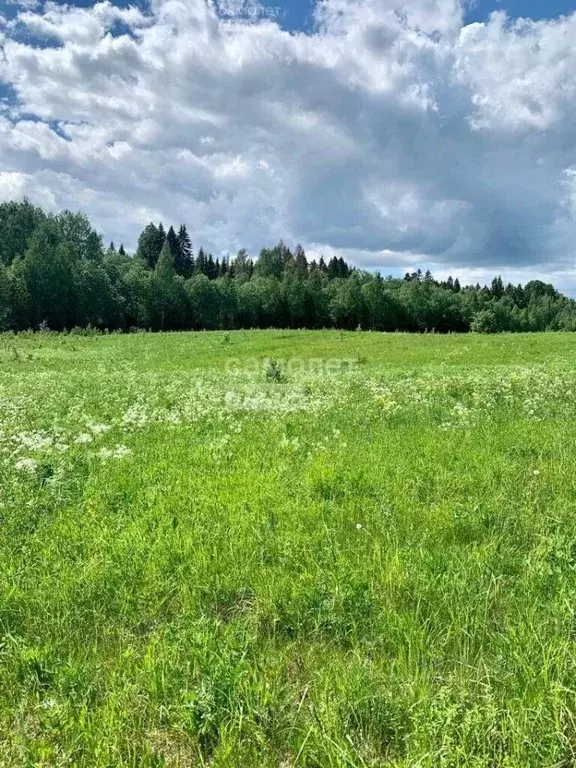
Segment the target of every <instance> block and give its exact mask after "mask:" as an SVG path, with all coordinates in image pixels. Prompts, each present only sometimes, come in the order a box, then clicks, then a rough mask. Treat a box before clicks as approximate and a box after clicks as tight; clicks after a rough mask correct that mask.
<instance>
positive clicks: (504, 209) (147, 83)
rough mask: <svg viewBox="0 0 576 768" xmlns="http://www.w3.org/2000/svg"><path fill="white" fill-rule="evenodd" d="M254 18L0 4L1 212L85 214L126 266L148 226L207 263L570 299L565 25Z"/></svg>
mask: <svg viewBox="0 0 576 768" xmlns="http://www.w3.org/2000/svg"><path fill="white" fill-rule="evenodd" d="M249 1H250V0H219V2H227V3H234V2H235V3H239V4H240V6H242V4H245V3H248V2H249ZM24 2H25V3H26V4H27V5H28V6H29V7H34V13H24V12H23V4H24ZM260 3H261V5H263V6H267V5H269V7H275V6H279V7H280V8H281V11H282V15H281V17H280V19H279V20H278V21H279V24H278V25H276V24H251V23H248V22H247V19H246V18H245V16H242V14H236V15H234V14H229V15H228V18H223V17H222V15H220V16H218V15H217V14H215V12H214V10H213V9H211V8H209V7H207V6H206V4H205V2H204V0H149V4H148V3H146V4H145V5H144V4H143V3H141V4H140V5H139V7H138V4H137V3H133V4H132V7H131V6H130V4H129V3H127V2H123V3H116V4H113V5H106V4H99V5H94V4H93V3H92V2H90V0H76V2H75V3H69V4H68V5H64V4H54V3H52V4H50V5H45V4H36V5H35V6H34V0H22V3H21V4H20V6H18V5H17V4H16V3H14V2H10V3H7V2H5V0H0V200H3V199H14V198H18V197H21V196H23V195H27V196H28V197H30V198H31V199H32V200H33V201H34V202H36V203H37V204H39V205H42V206H44V207H45V208H48V209H52V210H58V209H61V208H73V209H80V210H83V211H85V212H86V213H87V214H88V215H89V216H90V218H91V219H92V220H93V222H94V223H95V225H96V226H97V227H98V229H99V230H100V231H101V232H102V233H103V234H104V236H105V238H106V239H107V240H114V241H115V242H117V243H119V242H123V243H124V244H125V245H126V246H127V247H128V248H129V249H130V248H132V247H134V245H135V243H136V240H137V237H138V233H139V231H140V230H141V228H142V227H143V226H144V225H145V224H146V223H148V222H149V221H151V220H153V221H159V220H163V221H164V223H165V224H166V225H170V224H174V225H176V226H178V225H179V224H180V223H182V222H184V223H186V224H187V226H188V228H189V231H190V232H192V233H193V241H194V244H195V245H196V246H197V247H198V246H199V245H203V246H204V247H205V248H207V249H209V250H210V251H212V252H213V253H221V252H224V251H228V252H232V253H235V252H236V251H237V250H238V249H239V248H241V247H246V248H247V249H248V250H249V251H250V252H251V253H252V254H255V253H257V252H258V251H259V249H260V248H262V247H263V246H268V245H271V244H273V243H274V242H277V241H278V240H279V239H280V238H283V239H284V240H285V241H286V242H288V243H289V244H295V243H298V242H300V243H302V244H303V245H304V247H305V249H306V251H307V252H308V253H309V254H311V255H313V256H318V255H320V254H322V255H325V256H327V257H330V256H331V255H333V254H338V255H342V256H343V257H345V258H346V259H348V260H349V261H351V262H353V263H355V264H357V265H359V266H362V267H366V268H368V269H374V268H379V269H381V270H382V271H383V272H385V273H401V272H403V271H406V270H412V269H413V268H417V267H421V268H423V269H426V268H429V269H431V270H432V272H433V273H434V274H436V275H437V276H439V277H443V276H447V275H448V274H453V275H458V276H459V277H460V278H461V280H462V281H464V282H484V281H487V280H488V281H489V280H490V279H491V278H492V276H493V275H494V274H497V273H501V274H502V276H503V278H504V279H505V280H511V281H513V282H515V283H516V282H525V281H527V280H529V279H533V278H539V279H545V280H546V281H552V282H554V283H555V284H556V285H558V287H560V288H561V289H563V290H565V291H568V292H574V291H575V290H576V132H575V130H574V126H575V125H576V14H574V15H569V16H567V17H566V18H564V19H560V17H561V16H562V15H563V14H571V12H573V11H574V6H573V4H572V3H570V2H567V1H566V0H547V2H543V0H503V2H497V1H496V0H477V2H476V3H475V4H474V5H473V7H469V9H468V12H467V16H466V18H465V20H464V25H463V24H462V20H461V15H460V6H459V4H458V0H325V2H324V4H323V6H322V22H323V24H322V33H319V32H318V30H316V29H315V28H314V27H313V25H312V10H313V7H312V3H311V2H310V0H260ZM134 6H136V7H134ZM397 9H400V10H401V11H402V13H401V14H397V13H394V12H393V11H395V10H397ZM495 10H500V11H507V12H508V14H509V15H510V16H511V17H512V18H515V17H519V16H522V17H529V18H531V19H533V20H534V21H535V22H537V23H534V24H528V25H521V26H518V25H513V24H511V25H510V24H505V23H503V20H502V17H501V16H493V17H491V18H490V15H491V14H492V12H493V11H495ZM18 14H20V16H19V23H18V24H15V23H14V20H15V18H16V16H17V15H18ZM475 21H483V22H486V23H485V24H484V25H477V24H476V25H475V24H472V23H471V22H475ZM293 30H303V31H306V32H307V33H308V34H307V35H291V34H288V33H289V32H290V31H293ZM127 32H128V33H130V34H126V33H127ZM40 41H43V44H39V43H40ZM2 99H3V101H2Z"/></svg>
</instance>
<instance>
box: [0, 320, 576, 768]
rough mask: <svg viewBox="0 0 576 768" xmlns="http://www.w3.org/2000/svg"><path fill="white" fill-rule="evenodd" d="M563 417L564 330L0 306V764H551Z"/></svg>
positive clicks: (561, 598) (559, 646)
mask: <svg viewBox="0 0 576 768" xmlns="http://www.w3.org/2000/svg"><path fill="white" fill-rule="evenodd" d="M270 360H274V361H276V362H275V363H271V362H270ZM575 417H576V335H575V334H563V333H557V334H552V333H551V334H532V335H498V336H481V335H451V336H439V335H433V334H429V335H419V336H413V335H405V334H378V333H362V332H347V333H344V332H339V331H318V332H313V331H290V332H282V331H250V332H248V331H246V332H244V331H238V332H230V333H222V332H210V333H208V332H203V333H173V334H172V333H171V334H157V335H156V334H144V333H142V334H134V335H117V334H111V335H94V336H81V335H72V334H71V335H57V334H51V333H37V334H31V333H30V334H21V335H18V336H15V335H10V334H3V335H0V766H2V768H8V767H10V768H12V767H13V766H17V767H18V768H21V767H22V766H42V768H45V767H47V766H57V767H58V768H60V767H61V766H78V767H82V768H84V767H88V766H90V767H93V766H98V767H99V768H100V767H102V768H104V766H106V767H108V766H110V768H119V767H122V768H124V767H127V766H133V767H134V768H141V767H143V768H152V767H154V768H159V767H161V766H167V767H170V768H176V767H178V768H184V766H186V767H188V766H206V767H208V766H210V768H221V767H225V768H235V767H236V766H238V767H240V766H244V767H246V768H248V767H252V766H253V767H254V768H256V767H258V768H268V767H269V768H293V767H294V768H296V766H301V767H308V768H312V767H314V768H316V767H318V768H320V767H322V768H324V767H325V766H326V767H328V766H330V767H331V768H332V767H333V768H337V767H338V768H340V767H342V768H344V766H348V767H352V766H354V767H355V766H359V767H362V768H364V767H368V766H394V767H395V768H408V766H410V767H412V766H414V767H416V766H418V767H419V768H420V767H428V766H430V768H432V767H433V768H455V767H456V766H470V768H496V767H500V766H502V767H503V768H528V767H529V766H538V768H542V767H543V766H545V767H547V768H553V767H554V766H555V767H557V768H560V767H561V766H566V767H568V766H572V765H575V764H576V421H575Z"/></svg>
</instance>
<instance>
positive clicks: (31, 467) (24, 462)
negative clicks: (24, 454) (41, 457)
mask: <svg viewBox="0 0 576 768" xmlns="http://www.w3.org/2000/svg"><path fill="white" fill-rule="evenodd" d="M14 466H15V467H16V469H18V470H20V471H22V472H36V470H37V469H38V462H37V461H36V460H35V459H19V460H18V461H17V462H16V464H15V465H14Z"/></svg>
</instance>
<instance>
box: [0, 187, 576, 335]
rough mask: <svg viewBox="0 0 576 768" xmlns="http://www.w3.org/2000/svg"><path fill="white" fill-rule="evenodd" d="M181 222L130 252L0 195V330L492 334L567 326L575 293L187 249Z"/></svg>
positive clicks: (70, 218)
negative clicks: (1, 200) (326, 330)
mask: <svg viewBox="0 0 576 768" xmlns="http://www.w3.org/2000/svg"><path fill="white" fill-rule="evenodd" d="M195 245H196V244H194V246H193V243H192V239H191V237H190V235H189V233H188V230H187V228H186V226H185V225H181V226H180V227H179V228H178V230H177V231H176V229H174V227H172V226H170V227H169V228H168V229H166V228H165V226H164V225H163V224H162V223H159V224H158V225H156V224H154V223H150V224H148V225H147V226H146V227H145V228H144V229H143V231H142V232H141V234H140V237H139V239H138V246H137V250H136V252H135V253H127V252H126V250H125V248H124V246H123V245H119V247H118V248H117V247H116V246H115V245H114V243H110V244H109V245H108V246H107V247H106V246H105V245H104V242H103V238H102V236H101V235H100V234H99V233H98V232H96V230H95V229H94V228H93V227H92V225H91V223H90V221H89V219H88V218H87V216H86V215H85V214H83V213H77V212H71V211H63V212H61V213H58V214H52V213H47V212H45V211H43V210H42V209H41V208H39V207H37V206H35V205H33V204H32V203H31V202H30V201H29V200H26V199H25V200H23V201H13V202H4V203H2V204H0V330H2V331H10V330H12V331H22V330H28V329H33V330H37V329H50V330H55V331H65V330H72V329H75V328H76V329H78V328H88V327H91V328H94V329H100V330H105V329H108V330H110V331H112V330H120V331H130V330H135V329H149V330H153V331H168V330H216V329H219V330H228V329H241V328H310V329H318V328H340V329H347V330H353V329H357V328H361V329H364V330H374V331H389V332H390V331H404V332H415V333H424V332H436V333H451V332H452V333H466V332H470V331H472V332H477V333H499V332H527V331H560V330H564V331H573V330H576V302H575V301H574V300H572V299H570V298H567V297H566V296H563V295H562V294H561V293H559V292H558V291H557V290H556V289H555V288H554V286H553V285H550V284H546V283H544V282H542V281H540V280H533V281H531V282H529V283H527V284H526V285H524V286H522V285H512V284H507V285H505V284H504V283H503V281H502V279H501V277H499V276H497V277H495V278H494V280H492V282H491V284H490V285H487V286H480V285H478V284H477V285H460V282H459V280H458V279H457V278H456V279H452V277H449V278H448V279H447V280H445V281H438V280H435V279H434V277H433V276H432V275H431V274H430V273H429V272H426V273H423V272H422V271H421V270H418V271H416V272H413V273H407V274H406V275H405V276H404V277H403V278H395V277H390V276H389V277H384V276H383V275H382V274H380V273H378V272H370V271H366V270H362V269H358V268H355V267H353V266H352V265H350V264H348V263H346V262H345V261H344V260H343V259H342V258H341V257H340V258H338V257H336V256H333V257H332V258H329V259H326V260H324V258H321V259H320V260H319V261H318V262H317V261H315V260H312V261H310V260H308V259H307V257H306V254H305V252H304V250H303V248H302V247H301V246H297V247H296V248H295V249H294V250H291V249H290V248H289V247H287V246H286V245H285V244H284V243H283V242H282V241H281V242H280V243H278V245H276V246H274V247H272V248H263V249H262V250H261V252H260V254H259V255H258V257H257V258H254V257H252V256H251V255H249V254H248V253H247V251H246V250H244V249H243V250H240V251H239V252H238V254H237V255H236V256H235V257H234V258H214V257H213V256H212V254H210V253H206V252H205V251H204V249H203V248H202V247H201V246H200V247H198V249H197V250H196V248H195Z"/></svg>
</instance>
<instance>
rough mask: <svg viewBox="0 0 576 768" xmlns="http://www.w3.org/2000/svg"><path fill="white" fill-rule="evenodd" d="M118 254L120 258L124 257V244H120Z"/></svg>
mask: <svg viewBox="0 0 576 768" xmlns="http://www.w3.org/2000/svg"><path fill="white" fill-rule="evenodd" d="M118 253H119V254H120V256H126V251H125V250H124V244H123V243H120V248H118Z"/></svg>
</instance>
